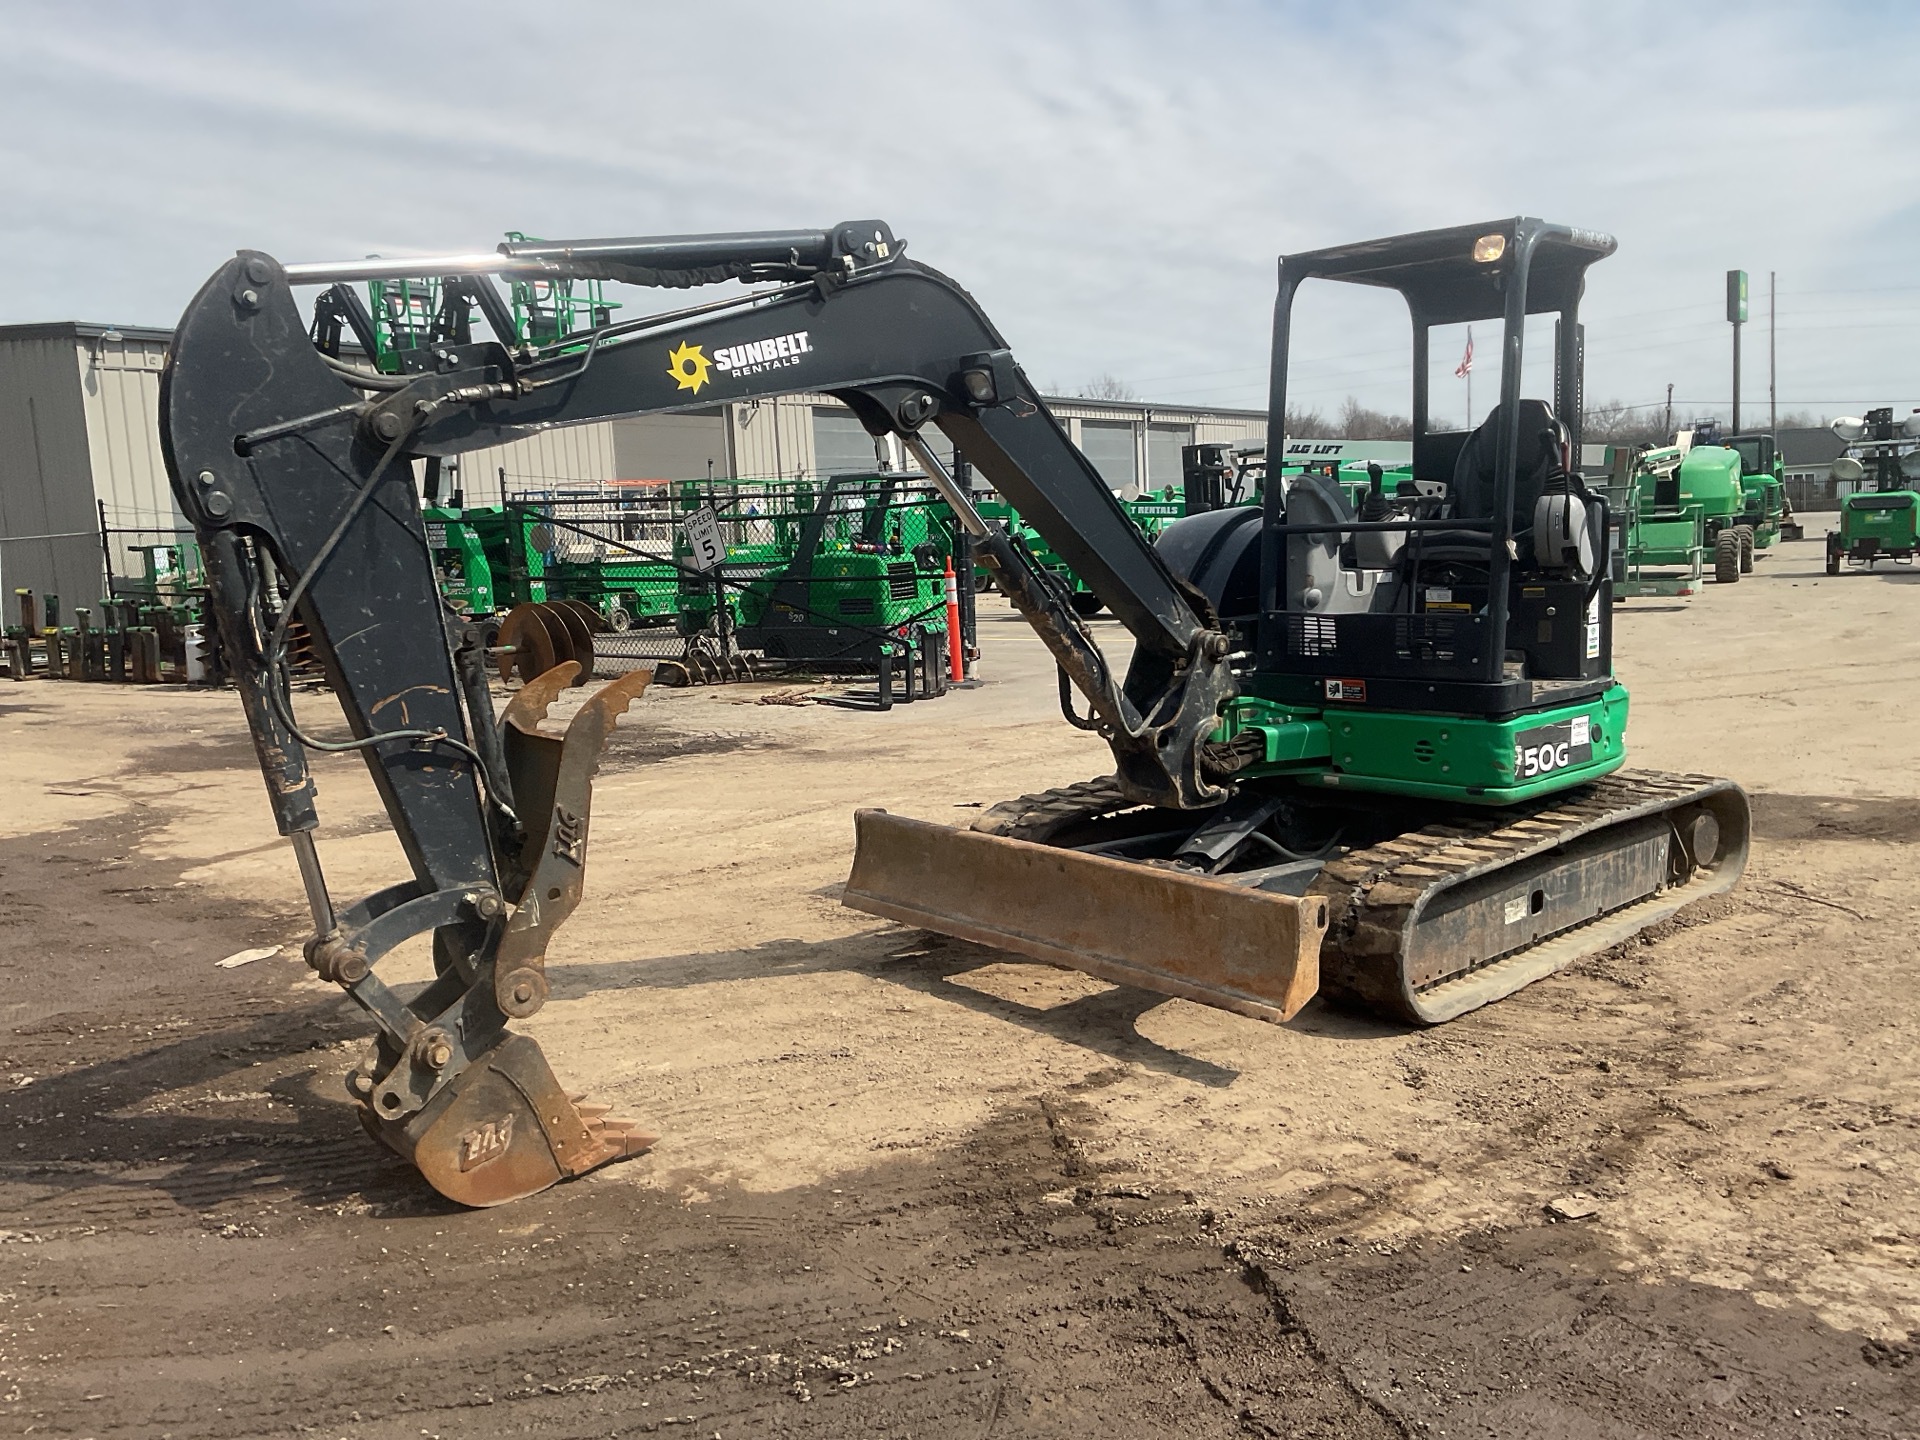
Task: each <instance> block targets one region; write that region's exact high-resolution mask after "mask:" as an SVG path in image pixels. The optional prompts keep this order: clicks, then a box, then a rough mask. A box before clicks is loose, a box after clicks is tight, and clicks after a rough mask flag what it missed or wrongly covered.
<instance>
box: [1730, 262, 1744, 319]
mask: <svg viewBox="0 0 1920 1440" xmlns="http://www.w3.org/2000/svg"><path fill="white" fill-rule="evenodd" d="M1727 319H1728V320H1729V321H1730V322H1731V323H1733V324H1735V325H1744V324H1746V323H1747V272H1746V271H1744V270H1729V271H1728V272H1727Z"/></svg>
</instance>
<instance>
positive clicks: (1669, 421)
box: [1667, 380, 1673, 440]
mask: <svg viewBox="0 0 1920 1440" xmlns="http://www.w3.org/2000/svg"><path fill="white" fill-rule="evenodd" d="M1667 438H1668V439H1669V440H1671V439H1672V438H1673V382H1672V381H1671V380H1669V381H1668V382H1667Z"/></svg>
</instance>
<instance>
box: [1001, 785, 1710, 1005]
mask: <svg viewBox="0 0 1920 1440" xmlns="http://www.w3.org/2000/svg"><path fill="white" fill-rule="evenodd" d="M1723 783H1724V782H1722V781H1720V780H1718V779H1717V778H1716V777H1713V776H1707V775H1671V774H1666V773H1664V772H1661V771H1654V770H1629V771H1620V772H1618V773H1616V774H1614V775H1610V776H1608V777H1606V778H1605V779H1602V780H1597V781H1595V782H1593V783H1592V784H1590V785H1586V786H1582V787H1581V788H1579V789H1578V790H1575V791H1571V792H1569V791H1562V792H1561V793H1559V794H1557V795H1551V796H1548V797H1545V798H1543V799H1541V800H1537V801H1534V802H1533V803H1532V804H1530V805H1524V806H1519V807H1508V808H1505V809H1502V810H1498V811H1478V810H1465V809H1463V810H1462V811H1461V812H1459V813H1456V814H1454V815H1452V816H1450V817H1449V818H1448V820H1447V821H1445V822H1443V823H1436V824H1432V825H1427V826H1424V827H1422V828H1420V829H1417V830H1408V831H1405V832H1403V833H1401V834H1399V835H1396V836H1394V837H1393V838H1392V839H1391V840H1384V841H1382V842H1380V843H1379V844H1377V845H1373V846H1369V847H1367V848H1366V849H1362V850H1355V851H1351V852H1349V853H1348V854H1346V855H1343V856H1341V857H1340V858H1339V859H1337V860H1334V861H1331V862H1329V863H1328V865H1327V867H1326V869H1325V871H1324V872H1322V874H1321V876H1320V878H1319V879H1318V880H1316V881H1315V882H1314V885H1313V888H1312V890H1311V891H1310V892H1309V893H1311V894H1315V895H1320V896H1323V897H1324V898H1325V899H1326V900H1327V902H1328V909H1329V923H1328V926H1327V937H1326V941H1325V943H1324V944H1323V945H1322V947H1321V951H1320V974H1321V986H1322V990H1323V992H1324V993H1327V994H1328V995H1329V996H1330V998H1340V999H1345V1000H1347V1001H1349V1002H1350V1003H1352V1002H1357V1003H1358V1004H1360V1005H1361V1006H1363V1007H1365V1008H1366V1009H1369V1010H1372V1011H1374V1012H1376V1013H1380V1014H1386V1015H1392V1016H1397V1017H1402V1018H1415V1017H1412V1016H1409V1015H1407V1012H1406V1006H1405V1001H1404V999H1403V998H1402V996H1401V994H1400V967H1401V956H1400V953H1399V948H1400V944H1401V942H1402V938H1403V937H1404V935H1405V933H1406V927H1407V922H1408V920H1409V918H1410V916H1411V913H1412V910H1413V907H1414V904H1415V902H1416V899H1417V898H1418V897H1419V896H1420V895H1421V894H1422V892H1425V891H1428V890H1430V889H1433V888H1436V887H1437V886H1438V885H1440V884H1443V883H1451V882H1452V881H1454V880H1455V879H1457V878H1459V877H1461V876H1462V875H1465V874H1466V873H1467V872H1469V871H1480V870H1486V869H1489V868H1497V867H1498V866H1499V865H1501V864H1504V863H1507V862H1509V861H1514V860H1519V859H1521V858H1523V857H1525V856H1527V855H1531V854H1537V853H1540V852H1542V851H1545V850H1550V849H1552V848H1553V847H1554V846H1555V845H1557V844H1560V843H1562V842H1563V841H1565V840H1569V839H1572V838H1573V837H1574V836H1576V835H1578V834H1581V833H1584V832H1589V831H1592V830H1594V829H1595V828H1597V827H1599V826H1601V825H1604V824H1605V823H1607V821H1608V820H1609V819H1610V818H1612V817H1616V816H1620V815H1621V814H1622V813H1623V812H1626V811H1632V810H1639V809H1643V808H1644V807H1646V806H1649V805H1653V806H1659V805H1674V804H1678V803H1682V802H1684V801H1685V800H1686V799H1687V798H1688V797H1690V796H1692V795H1696V794H1698V793H1700V792H1701V791H1702V790H1703V789H1704V788H1706V787H1713V786H1719V785H1721V784H1723ZM1130 808H1132V804H1131V802H1130V801H1128V799H1127V798H1126V796H1125V794H1124V793H1123V792H1122V791H1121V789H1120V785H1119V782H1118V780H1117V779H1115V778H1114V777H1113V776H1103V777H1101V778H1099V779H1095V780H1084V781H1082V782H1080V783H1079V784H1077V785H1062V786H1058V787H1056V788H1055V789H1052V790H1042V791H1038V792H1036V793H1034V794H1031V795H1022V796H1019V797H1018V798H1017V799H1013V800H1004V801H1002V802H1001V803H1000V804H998V805H995V806H994V807H993V808H992V809H990V810H988V811H987V812H986V813H985V814H983V815H982V816H981V817H980V818H979V819H978V820H976V821H974V823H973V827H972V828H973V829H975V830H981V831H985V832H986V833H988V834H990V835H1004V836H1007V837H1010V838H1012V839H1016V840H1027V841H1031V842H1033V843H1036V844H1045V843H1046V842H1047V841H1049V840H1050V839H1052V837H1054V836H1055V835H1057V834H1059V833H1060V832H1061V831H1063V830H1065V829H1067V828H1068V827H1069V826H1071V825H1074V824H1078V823H1080V822H1083V821H1087V820H1092V819H1094V818H1095V817H1097V816H1100V815H1105V814H1110V813H1113V812H1116V811H1120V810H1125V809H1130ZM1632 908H1633V907H1628V909H1629V910H1631V909H1632ZM1596 919H1597V920H1604V919H1605V917H1596ZM1580 928H1582V927H1575V930H1574V931H1562V932H1560V935H1566V934H1572V933H1575V932H1576V931H1577V930H1578V929H1580ZM1560 935H1550V936H1547V937H1546V938H1544V939H1543V940H1541V941H1540V942H1539V946H1546V945H1550V944H1552V943H1554V942H1555V941H1556V940H1558V939H1559V938H1560ZM1530 948H1536V949H1537V948H1539V947H1538V946H1536V947H1530ZM1520 953H1526V952H1520ZM1510 959H1512V957H1511V956H1501V957H1496V958H1495V959H1494V960H1491V961H1488V962H1487V963H1486V964H1484V965H1481V966H1478V967H1476V968H1474V969H1470V970H1466V971H1462V972H1459V973H1458V974H1455V975H1449V976H1446V977H1444V978H1443V979H1441V980H1438V981H1436V982H1434V983H1433V984H1432V985H1429V986H1425V987H1423V988H1422V990H1421V994H1422V996H1423V997H1424V996H1427V995H1432V994H1435V993H1436V992H1438V991H1440V990H1442V989H1444V988H1445V987H1446V986H1449V985H1458V984H1462V983H1468V982H1470V979H1471V977H1475V976H1487V975H1488V974H1489V972H1492V971H1494V970H1495V969H1496V968H1497V967H1499V966H1500V965H1501V964H1502V962H1503V961H1506V960H1510ZM1525 983H1526V981H1525V980H1519V981H1517V982H1516V983H1515V984H1514V985H1513V987H1512V988H1514V989H1519V988H1521V986H1522V985H1524V984H1525Z"/></svg>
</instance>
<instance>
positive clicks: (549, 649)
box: [498, 600, 609, 685]
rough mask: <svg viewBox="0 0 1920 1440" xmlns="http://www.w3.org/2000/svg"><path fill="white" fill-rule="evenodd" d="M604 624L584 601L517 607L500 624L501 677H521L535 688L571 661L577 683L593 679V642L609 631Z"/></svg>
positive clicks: (539, 602)
mask: <svg viewBox="0 0 1920 1440" xmlns="http://www.w3.org/2000/svg"><path fill="white" fill-rule="evenodd" d="M608 628H609V627H608V625H607V622H606V620H605V619H603V618H602V617H601V615H600V613H599V612H598V611H596V610H595V609H594V608H593V607H592V606H591V605H589V604H587V603H586V602H585V601H583V600H536V601H529V602H528V603H526V604H523V605H516V606H514V607H513V608H512V609H511V610H509V611H508V612H507V616H506V619H504V620H502V621H501V622H500V640H499V652H498V657H499V665H500V678H501V679H502V680H510V679H512V678H513V677H514V676H516V675H518V676H519V677H520V679H521V681H522V683H526V684H531V683H532V682H533V681H534V680H536V679H538V678H539V677H540V676H542V675H545V674H547V673H548V672H549V671H551V670H552V669H553V668H554V667H555V666H556V665H565V664H567V663H568V662H569V661H571V662H572V663H573V664H574V666H575V667H576V668H575V672H574V679H573V682H572V683H573V684H575V685H584V684H586V683H587V681H589V680H591V679H592V678H593V637H594V636H595V635H597V634H601V633H603V632H604V631H606V630H607V629H608Z"/></svg>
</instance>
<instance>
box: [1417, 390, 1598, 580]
mask: <svg viewBox="0 0 1920 1440" xmlns="http://www.w3.org/2000/svg"><path fill="white" fill-rule="evenodd" d="M1505 409H1506V406H1505V404H1504V403H1502V404H1499V405H1495V406H1494V407H1493V409H1492V410H1490V411H1488V412H1487V418H1486V419H1485V420H1483V421H1481V422H1480V427H1479V428H1478V429H1477V430H1475V431H1474V432H1473V433H1472V434H1471V435H1469V436H1468V437H1467V442H1466V444H1464V445H1462V446H1461V447H1460V458H1459V459H1458V460H1457V461H1455V462H1454V467H1453V485H1452V491H1453V518H1454V519H1456V520H1491V519H1493V505H1494V494H1495V491H1496V489H1497V485H1496V481H1495V465H1496V461H1497V455H1498V451H1499V446H1500V420H1501V417H1502V414H1503V413H1504V411H1505ZM1519 414H1520V433H1519V436H1518V442H1519V443H1518V450H1517V463H1516V464H1515V466H1514V472H1513V522H1512V524H1513V531H1512V533H1513V539H1514V545H1515V547H1516V549H1517V550H1518V551H1519V560H1520V563H1521V564H1522V565H1523V566H1530V565H1532V563H1533V558H1534V557H1533V517H1534V508H1535V506H1536V505H1537V504H1538V503H1539V500H1540V496H1541V494H1542V493H1543V492H1544V490H1545V488H1546V482H1547V478H1548V476H1550V475H1552V474H1553V471H1554V468H1555V466H1556V465H1558V464H1559V463H1561V459H1562V456H1563V455H1564V453H1565V446H1566V445H1567V444H1568V442H1569V439H1570V437H1569V436H1568V434H1567V427H1566V426H1564V425H1562V424H1561V423H1560V421H1559V420H1558V419H1557V418H1556V417H1555V416H1554V413H1553V411H1552V410H1551V409H1550V408H1549V407H1548V405H1547V402H1546V401H1544V400H1522V401H1520V408H1519ZM1492 547H1493V541H1492V537H1491V536H1489V535H1488V534H1486V533H1485V532H1484V531H1472V530H1459V531H1443V532H1441V533H1440V534H1438V535H1435V536H1433V537H1432V541H1431V543H1430V544H1429V545H1427V546H1426V547H1425V549H1426V552H1427V554H1428V555H1433V554H1434V553H1435V552H1436V551H1439V550H1442V549H1445V550H1448V551H1452V550H1459V549H1465V550H1473V551H1477V552H1478V553H1479V554H1481V555H1486V554H1488V553H1489V552H1490V551H1491V550H1492Z"/></svg>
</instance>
